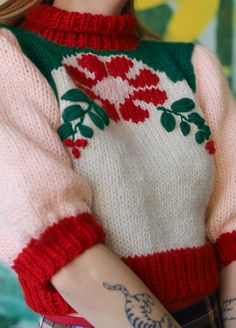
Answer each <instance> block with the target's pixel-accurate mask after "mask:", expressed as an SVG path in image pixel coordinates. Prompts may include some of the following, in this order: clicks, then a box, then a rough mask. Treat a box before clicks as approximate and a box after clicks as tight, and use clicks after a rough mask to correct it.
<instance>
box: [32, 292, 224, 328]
mask: <svg viewBox="0 0 236 328" xmlns="http://www.w3.org/2000/svg"><path fill="white" fill-rule="evenodd" d="M172 316H173V317H174V318H175V320H176V321H177V322H178V323H179V324H180V325H181V326H182V327H183V328H223V323H222V319H221V312H220V306H219V297H218V291H216V292H215V293H214V294H212V295H210V296H208V297H206V298H205V299H203V300H202V301H200V302H198V303H196V304H194V305H191V306H188V307H187V308H185V309H183V310H181V311H178V312H174V313H172ZM38 328H85V327H81V326H71V325H65V324H59V323H55V322H53V321H51V320H48V319H47V318H45V317H44V316H42V317H40V318H39V324H38Z"/></svg>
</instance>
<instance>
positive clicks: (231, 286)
mask: <svg viewBox="0 0 236 328" xmlns="http://www.w3.org/2000/svg"><path fill="white" fill-rule="evenodd" d="M220 285H221V288H220V299H221V308H222V316H223V321H224V327H225V328H235V326H236V261H234V262H232V263H231V264H230V265H228V266H227V267H225V268H224V269H222V271H221V284H220Z"/></svg>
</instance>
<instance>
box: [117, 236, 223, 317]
mask: <svg viewBox="0 0 236 328" xmlns="http://www.w3.org/2000/svg"><path fill="white" fill-rule="evenodd" d="M123 261H124V262H125V263H126V264H127V265H128V266H129V267H130V268H131V269H132V270H133V271H134V272H136V274H137V275H138V276H139V277H140V278H141V279H142V280H143V282H144V283H145V284H146V285H147V286H148V288H149V289H150V290H151V291H152V292H153V294H154V295H155V296H156V297H157V298H158V299H159V300H160V301H161V303H162V304H163V305H164V306H165V307H166V308H167V309H168V310H169V311H171V312H172V311H176V310H179V309H181V308H184V307H186V306H188V305H191V304H193V303H194V302H195V301H197V300H200V299H201V298H203V297H205V296H206V295H209V294H211V293H213V292H214V291H215V289H216V288H217V287H218V283H219V267H218V265H217V261H216V254H215V250H214V247H213V245H212V244H210V243H207V244H205V245H204V246H202V247H196V248H185V249H177V250H171V251H167V252H162V253H154V254H152V255H147V256H135V257H126V258H123Z"/></svg>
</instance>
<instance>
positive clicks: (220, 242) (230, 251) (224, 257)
mask: <svg viewBox="0 0 236 328" xmlns="http://www.w3.org/2000/svg"><path fill="white" fill-rule="evenodd" d="M216 249H217V252H218V257H219V263H220V267H221V268H223V267H225V266H227V265H229V264H230V263H232V262H233V261H236V230H234V231H232V232H227V233H224V234H222V235H221V236H220V237H219V238H218V239H217V241H216Z"/></svg>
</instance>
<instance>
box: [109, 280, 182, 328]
mask: <svg viewBox="0 0 236 328" xmlns="http://www.w3.org/2000/svg"><path fill="white" fill-rule="evenodd" d="M103 286H104V287H105V288H106V289H108V290H117V291H120V292H122V294H123V295H124V296H125V313H126V317H127V319H128V321H129V323H130V324H131V326H132V327H134V328H176V326H175V325H174V323H173V322H172V320H171V319H170V317H169V315H168V314H167V313H165V314H164V315H163V316H162V318H161V320H160V321H158V320H154V319H152V318H151V317H150V314H151V313H152V306H153V305H154V304H155V303H154V301H153V299H152V297H151V296H149V295H148V294H136V295H131V294H130V293H129V291H128V290H127V288H126V287H125V286H123V285H110V284H108V283H105V282H104V283H103Z"/></svg>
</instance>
